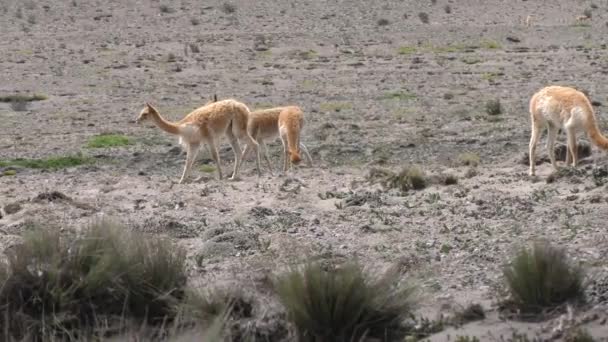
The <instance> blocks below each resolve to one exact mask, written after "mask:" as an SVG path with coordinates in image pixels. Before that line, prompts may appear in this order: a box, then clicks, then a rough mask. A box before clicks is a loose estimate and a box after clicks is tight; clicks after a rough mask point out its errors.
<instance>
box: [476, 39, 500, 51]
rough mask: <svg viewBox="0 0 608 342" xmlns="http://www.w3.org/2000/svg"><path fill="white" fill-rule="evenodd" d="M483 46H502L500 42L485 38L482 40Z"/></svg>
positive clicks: (485, 47)
mask: <svg viewBox="0 0 608 342" xmlns="http://www.w3.org/2000/svg"><path fill="white" fill-rule="evenodd" d="M481 47H482V48H484V49H488V50H496V49H500V48H502V46H501V45H500V43H499V42H497V41H494V40H483V41H482V42H481Z"/></svg>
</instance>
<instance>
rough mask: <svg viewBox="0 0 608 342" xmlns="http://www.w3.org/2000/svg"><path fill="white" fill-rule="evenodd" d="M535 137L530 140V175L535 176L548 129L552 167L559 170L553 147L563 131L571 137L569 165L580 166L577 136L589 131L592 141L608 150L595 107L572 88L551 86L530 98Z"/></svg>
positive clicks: (607, 143) (567, 156)
mask: <svg viewBox="0 0 608 342" xmlns="http://www.w3.org/2000/svg"><path fill="white" fill-rule="evenodd" d="M530 118H531V121H532V135H531V137H530V151H529V152H530V175H531V176H533V175H534V174H535V162H536V161H535V153H536V143H537V142H538V138H539V137H540V133H541V130H542V129H543V128H544V127H545V126H546V127H547V129H548V134H547V149H548V153H549V159H550V160H551V164H552V165H553V167H554V168H555V169H556V170H557V164H556V162H555V150H554V149H553V145H554V144H555V139H556V138H557V133H558V131H559V129H560V128H564V129H565V131H566V135H567V137H568V149H567V151H566V165H570V163H572V166H576V165H577V163H578V156H577V147H576V134H577V133H578V132H586V133H587V135H588V136H589V138H590V139H591V141H592V142H593V143H594V144H595V145H596V146H598V147H599V148H601V149H603V150H608V139H606V138H605V137H604V136H603V135H602V133H600V131H599V128H598V125H597V121H596V119H595V114H594V112H593V107H592V106H591V103H590V102H589V99H587V97H586V96H585V94H583V93H581V92H580V91H578V90H576V89H573V88H570V87H560V86H549V87H545V88H543V89H541V90H540V91H538V92H537V93H536V94H534V95H533V96H532V98H531V99H530Z"/></svg>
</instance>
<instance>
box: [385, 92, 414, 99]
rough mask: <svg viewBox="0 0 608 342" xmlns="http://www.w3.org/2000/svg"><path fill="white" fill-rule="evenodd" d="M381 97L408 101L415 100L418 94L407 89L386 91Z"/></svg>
mask: <svg viewBox="0 0 608 342" xmlns="http://www.w3.org/2000/svg"><path fill="white" fill-rule="evenodd" d="M380 99H382V100H400V101H408V100H415V99H416V94H412V93H410V92H408V91H407V90H399V91H393V92H390V93H386V94H384V95H383V96H382V97H381V98H380Z"/></svg>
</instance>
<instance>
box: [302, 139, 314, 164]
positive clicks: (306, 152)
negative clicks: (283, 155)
mask: <svg viewBox="0 0 608 342" xmlns="http://www.w3.org/2000/svg"><path fill="white" fill-rule="evenodd" d="M300 150H302V151H303V152H304V156H305V157H306V163H307V164H308V167H312V158H311V157H310V154H309V153H308V149H307V148H306V146H304V144H302V143H300Z"/></svg>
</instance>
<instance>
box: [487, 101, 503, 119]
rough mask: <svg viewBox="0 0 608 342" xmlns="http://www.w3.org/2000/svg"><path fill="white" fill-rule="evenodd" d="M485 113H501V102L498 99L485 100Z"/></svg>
mask: <svg viewBox="0 0 608 342" xmlns="http://www.w3.org/2000/svg"><path fill="white" fill-rule="evenodd" d="M486 113H487V114H488V115H500V114H502V104H501V103H500V99H494V100H489V101H488V102H486Z"/></svg>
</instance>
